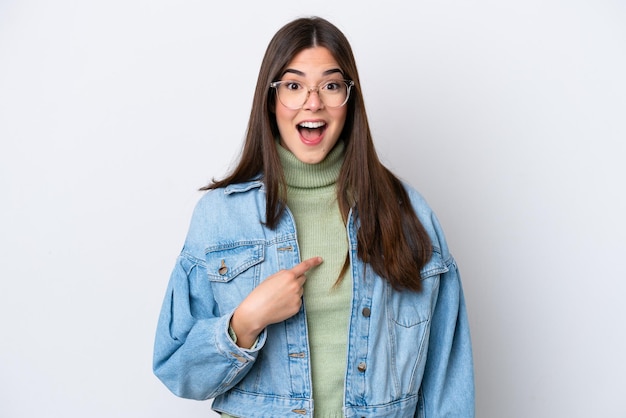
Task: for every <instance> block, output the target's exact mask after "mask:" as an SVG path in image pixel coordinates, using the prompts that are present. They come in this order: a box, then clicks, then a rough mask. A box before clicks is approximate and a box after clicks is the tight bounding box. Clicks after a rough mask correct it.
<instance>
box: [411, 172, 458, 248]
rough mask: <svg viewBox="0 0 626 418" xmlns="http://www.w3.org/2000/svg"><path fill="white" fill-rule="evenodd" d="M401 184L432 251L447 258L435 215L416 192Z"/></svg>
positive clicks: (441, 233) (443, 237) (444, 240)
mask: <svg viewBox="0 0 626 418" xmlns="http://www.w3.org/2000/svg"><path fill="white" fill-rule="evenodd" d="M402 184H403V186H404V188H405V190H406V192H407V194H408V196H409V200H410V201H411V205H412V206H413V210H414V211H415V214H416V215H417V218H418V219H419V220H420V222H421V223H422V226H423V227H424V229H425V230H426V232H427V233H428V235H429V236H430V239H431V241H432V244H433V247H434V250H435V251H436V252H439V253H440V254H441V255H442V256H444V258H445V257H449V256H450V254H449V250H448V245H447V242H446V238H445V235H444V232H443V228H442V227H441V224H440V223H439V219H438V218H437V215H436V214H435V212H434V211H433V209H432V208H431V206H430V205H429V204H428V202H427V201H426V199H425V198H424V196H422V194H421V193H420V192H419V191H418V190H416V189H415V188H414V187H413V186H411V185H410V184H408V183H406V182H402Z"/></svg>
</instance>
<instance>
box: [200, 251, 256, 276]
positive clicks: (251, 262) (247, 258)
mask: <svg viewBox="0 0 626 418" xmlns="http://www.w3.org/2000/svg"><path fill="white" fill-rule="evenodd" d="M264 257H265V253H264V246H263V244H258V243H245V244H241V243H235V244H226V245H219V246H214V247H210V248H207V251H206V261H207V266H206V269H207V274H208V276H209V280H211V281H214V282H228V281H230V280H232V279H234V278H235V277H237V276H238V275H240V274H241V273H243V272H244V271H246V270H248V269H249V268H250V267H252V266H255V265H257V264H259V263H260V262H261V261H263V259H264Z"/></svg>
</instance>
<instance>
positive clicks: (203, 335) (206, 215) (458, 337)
mask: <svg viewBox="0 0 626 418" xmlns="http://www.w3.org/2000/svg"><path fill="white" fill-rule="evenodd" d="M204 190H207V193H205V195H204V196H203V197H202V199H201V200H200V201H199V203H198V204H197V207H196V209H195V211H194V214H193V217H192V220H191V226H190V229H189V233H188V236H187V239H186V241H185V245H184V248H183V249H182V252H181V254H180V256H179V257H178V261H177V263H176V266H175V268H174V271H173V273H172V276H171V279H170V283H169V285H168V289H167V293H166V296H165V300H164V303H163V308H162V311H161V315H160V318H159V323H158V328H157V334H156V342H155V349H154V372H155V374H156V375H157V376H158V377H159V378H160V379H161V380H162V381H163V383H164V384H165V385H166V386H167V387H168V388H169V389H170V390H171V391H172V392H173V393H174V394H176V395H178V396H181V397H185V398H192V399H210V398H214V400H213V404H212V407H213V409H214V410H216V411H218V412H221V413H222V416H224V417H245V418H255V417H259V418H267V417H281V418H282V417H316V418H331V417H332V418H341V417H376V418H381V417H398V418H405V417H428V418H432V417H444V416H445V417H452V416H454V417H464V418H466V417H472V416H473V415H474V386H473V367H472V353H471V344H470V335H469V330H468V321H467V316H466V312H465V303H464V299H463V292H462V288H461V283H460V278H459V274H458V271H457V266H456V263H455V261H454V259H453V258H452V256H451V255H450V253H449V251H448V247H447V245H446V242H445V238H444V236H443V233H442V231H441V228H440V226H439V224H438V222H437V219H436V217H435V215H434V214H433V212H432V211H431V209H430V208H429V207H428V205H427V204H426V202H425V201H424V199H423V198H422V197H421V196H420V195H419V194H418V193H417V192H416V191H415V190H413V189H412V188H410V187H409V186H408V185H406V184H404V183H403V182H401V181H400V180H398V179H397V178H396V177H395V176H394V175H393V174H392V173H391V172H390V171H389V170H387V169H386V168H385V167H384V166H383V165H382V164H381V162H380V161H379V160H378V158H377V156H376V152H375V150H374V145H373V142H372V138H371V134H370V130H369V127H368V122H367V117H366V113H365V107H364V103H363V96H362V94H361V89H360V83H359V76H358V73H357V68H356V64H355V61H354V57H353V54H352V51H351V48H350V45H349V43H348V41H347V39H346V38H345V36H344V35H343V34H342V33H341V32H340V31H339V30H338V29H337V28H336V27H335V26H333V25H332V24H331V23H329V22H328V21H326V20H324V19H321V18H307V19H304V18H303V19H297V20H295V21H292V22H290V23H288V24H287V25H285V26H284V27H283V28H281V29H280V30H279V31H278V32H277V33H276V35H275V36H274V38H273V39H272V40H271V42H270V44H269V46H268V48H267V51H266V54H265V57H264V59H263V63H262V65H261V69H260V72H259V78H258V82H257V87H256V91H255V95H254V102H253V106H252V112H251V115H250V121H249V124H248V129H247V135H246V140H245V144H244V147H243V152H242V156H241V159H240V161H239V164H238V165H237V167H236V168H235V169H234V170H233V171H232V172H231V173H230V174H229V175H228V176H227V177H226V178H224V179H222V180H218V181H214V182H213V183H212V184H210V185H208V186H206V187H205V188H204Z"/></svg>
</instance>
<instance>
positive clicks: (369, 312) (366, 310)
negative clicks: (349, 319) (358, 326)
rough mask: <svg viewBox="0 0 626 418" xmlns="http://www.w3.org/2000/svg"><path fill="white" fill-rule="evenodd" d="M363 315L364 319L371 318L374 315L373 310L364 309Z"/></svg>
mask: <svg viewBox="0 0 626 418" xmlns="http://www.w3.org/2000/svg"><path fill="white" fill-rule="evenodd" d="M361 313H362V314H363V316H364V317H366V318H369V317H370V315H371V314H372V310H371V309H370V308H363V311H362V312H361Z"/></svg>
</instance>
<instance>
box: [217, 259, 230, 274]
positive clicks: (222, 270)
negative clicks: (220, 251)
mask: <svg viewBox="0 0 626 418" xmlns="http://www.w3.org/2000/svg"><path fill="white" fill-rule="evenodd" d="M217 272H218V273H219V274H220V276H223V275H225V274H226V273H228V267H226V263H225V262H224V260H222V264H221V265H220V269H219V270H218V271H217Z"/></svg>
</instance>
